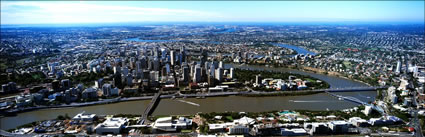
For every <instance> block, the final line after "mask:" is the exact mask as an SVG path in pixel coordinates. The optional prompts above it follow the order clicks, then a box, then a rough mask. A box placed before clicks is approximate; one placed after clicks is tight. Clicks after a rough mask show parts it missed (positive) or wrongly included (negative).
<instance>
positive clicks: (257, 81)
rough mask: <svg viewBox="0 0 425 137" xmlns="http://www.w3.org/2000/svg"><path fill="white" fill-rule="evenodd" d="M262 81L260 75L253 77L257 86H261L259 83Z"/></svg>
mask: <svg viewBox="0 0 425 137" xmlns="http://www.w3.org/2000/svg"><path fill="white" fill-rule="evenodd" d="M262 80H263V78H262V77H261V75H260V74H258V75H256V76H255V84H257V85H261V81H262Z"/></svg>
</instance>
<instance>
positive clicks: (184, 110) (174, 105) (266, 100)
mask: <svg viewBox="0 0 425 137" xmlns="http://www.w3.org/2000/svg"><path fill="white" fill-rule="evenodd" d="M225 67H226V68H229V67H235V68H250V69H258V70H274V71H283V72H290V73H297V74H303V75H310V76H312V77H315V78H319V79H321V80H323V81H326V82H328V83H329V84H330V85H331V87H333V88H336V87H359V86H367V85H365V84H363V83H360V82H355V81H352V80H348V79H343V78H339V77H334V76H328V75H323V74H315V73H311V72H304V71H299V70H293V69H281V68H279V69H276V68H269V67H264V66H255V65H237V64H225ZM337 94H340V95H344V96H352V97H356V98H358V99H360V100H362V101H366V102H367V101H373V100H374V99H375V96H376V92H375V91H362V92H344V93H337ZM179 100H181V99H175V100H172V99H162V100H161V101H160V103H159V105H158V107H157V108H156V110H155V111H154V113H153V115H177V114H195V113H197V112H224V111H236V112H239V111H244V112H261V111H272V110H282V109H291V110H296V109H299V110H300V109H303V110H327V109H329V110H340V109H345V108H351V107H354V106H357V104H354V103H351V102H347V101H341V100H338V99H336V98H334V97H331V96H329V95H326V94H325V93H319V94H314V95H304V96H276V97H242V96H229V97H210V98H205V99H196V98H187V99H184V101H179ZM149 102H150V100H139V101H129V102H119V103H113V104H103V105H95V106H85V107H75V108H62V109H44V110H36V111H30V112H24V113H19V114H17V116H14V117H3V118H1V119H0V127H1V129H11V128H15V127H16V126H19V125H22V124H26V123H30V122H33V121H40V120H47V119H54V118H56V117H57V116H58V115H65V114H68V115H69V116H71V117H72V116H74V115H76V114H77V113H80V112H82V111H86V112H87V113H95V114H100V115H104V114H118V113H127V114H142V113H143V111H144V109H145V108H146V106H147V105H148V104H149ZM190 102H192V103H190Z"/></svg>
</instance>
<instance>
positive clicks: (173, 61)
mask: <svg viewBox="0 0 425 137" xmlns="http://www.w3.org/2000/svg"><path fill="white" fill-rule="evenodd" d="M170 57H171V65H172V66H173V65H175V61H176V59H175V58H176V55H174V50H171V51H170Z"/></svg>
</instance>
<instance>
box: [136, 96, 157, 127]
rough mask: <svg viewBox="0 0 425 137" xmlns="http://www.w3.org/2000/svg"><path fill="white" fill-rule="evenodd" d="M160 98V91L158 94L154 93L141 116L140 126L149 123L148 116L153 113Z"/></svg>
mask: <svg viewBox="0 0 425 137" xmlns="http://www.w3.org/2000/svg"><path fill="white" fill-rule="evenodd" d="M160 97H161V91H159V92H158V93H155V95H154V96H153V97H152V101H151V102H150V103H149V105H148V107H146V109H145V111H144V112H143V114H142V118H141V121H140V125H142V124H144V123H149V121H148V116H149V115H151V114H152V113H153V111H154V110H155V108H156V106H157V105H158V103H159V100H160Z"/></svg>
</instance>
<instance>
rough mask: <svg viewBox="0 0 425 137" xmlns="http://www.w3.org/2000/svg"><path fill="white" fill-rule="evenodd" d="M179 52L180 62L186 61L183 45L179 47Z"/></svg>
mask: <svg viewBox="0 0 425 137" xmlns="http://www.w3.org/2000/svg"><path fill="white" fill-rule="evenodd" d="M180 54H181V57H182V58H181V62H186V49H185V48H184V46H181V47H180Z"/></svg>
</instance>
